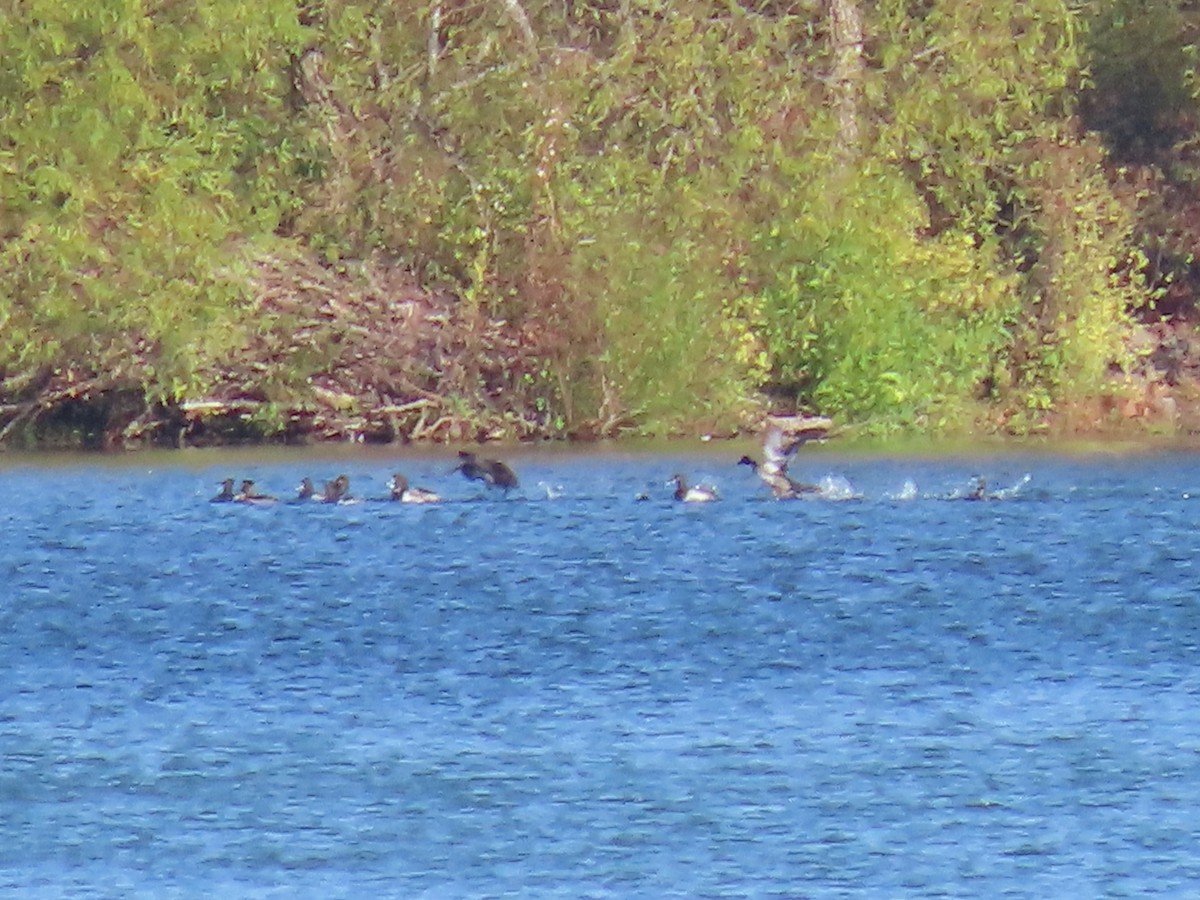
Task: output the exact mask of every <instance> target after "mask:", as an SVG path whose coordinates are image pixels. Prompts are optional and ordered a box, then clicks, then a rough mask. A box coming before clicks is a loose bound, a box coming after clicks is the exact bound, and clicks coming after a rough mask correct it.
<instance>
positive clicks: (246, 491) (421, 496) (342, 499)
mask: <svg viewBox="0 0 1200 900" xmlns="http://www.w3.org/2000/svg"><path fill="white" fill-rule="evenodd" d="M450 471H451V473H453V472H462V474H463V476H464V477H466V478H467V479H469V480H471V481H482V482H483V483H484V484H486V485H487V486H488V487H495V488H500V489H501V490H503V491H504V492H505V493H508V491H510V490H511V489H512V488H515V487H519V486H520V483H519V482H518V481H517V475H516V473H515V472H513V470H512V469H510V468H509V467H508V466H507V465H506V464H505V463H503V462H501V461H500V460H498V459H480V458H479V457H478V456H476V455H475V454H474V453H470V452H468V451H466V450H460V451H459V452H458V465H456V466H455V467H454V468H453V469H451V470H450ZM233 485H234V479H232V478H226V479H225V480H224V481H222V482H221V490H220V492H219V493H218V494H217V495H216V496H215V497H213V498H212V502H213V503H247V504H250V505H266V504H271V503H277V502H279V498H278V497H273V496H271V495H270V494H264V493H261V492H260V491H259V490H258V489H257V488H256V487H255V485H254V482H253V481H252V480H251V479H249V478H247V479H245V480H244V481H242V486H241V487H240V488H239V489H238V490H236V491H235V490H234V488H233ZM389 487H390V490H391V497H390V499H392V500H395V501H397V502H399V503H440V502H441V499H442V498H441V497H440V496H439V495H438V494H436V493H434V492H433V491H431V490H428V489H427V488H422V487H413V486H412V485H410V484H409V483H408V479H407V478H405V477H404V476H403V475H401V474H399V473H397V474H395V475H393V476H392V480H391V483H390V485H389ZM292 502H296V503H353V502H354V497H353V495H351V493H350V478H349V477H348V476H346V475H339V476H338V477H337V478H334V479H333V480H331V481H327V482H325V486H324V488H323V489H322V490H321V491H320V492H318V491H317V489H316V485H314V484H313V480H312V479H311V478H305V479H303V480H302V481H301V482H300V486H299V487H298V488H297V489H296V497H295V499H294V500H293V501H292Z"/></svg>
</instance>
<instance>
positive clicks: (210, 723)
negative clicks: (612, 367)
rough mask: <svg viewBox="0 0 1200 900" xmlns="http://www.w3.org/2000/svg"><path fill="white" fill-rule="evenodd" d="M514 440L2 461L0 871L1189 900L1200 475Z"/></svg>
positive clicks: (149, 886) (108, 883)
mask: <svg viewBox="0 0 1200 900" xmlns="http://www.w3.org/2000/svg"><path fill="white" fill-rule="evenodd" d="M734 458H736V456H735V457H734ZM514 462H515V464H516V467H517V468H518V471H519V473H520V475H521V477H522V481H523V485H524V486H523V488H522V490H521V491H519V492H516V493H515V494H514V495H513V496H512V497H510V498H508V499H504V498H503V497H502V496H500V495H497V496H486V495H485V494H484V492H483V491H482V490H481V489H480V488H478V487H477V486H475V485H473V484H470V483H468V482H466V481H464V480H461V479H459V478H458V476H453V477H452V476H449V475H447V474H446V469H447V468H448V463H447V461H446V459H445V458H438V457H428V456H426V457H408V458H405V457H396V458H388V457H386V456H378V455H376V456H362V457H343V458H341V459H326V458H321V457H314V456H307V455H305V456H294V457H288V456H283V457H280V456H273V457H269V458H266V459H265V460H264V459H261V458H260V459H256V458H255V457H254V456H252V455H245V454H242V455H229V454H225V455H218V454H209V455H203V454H201V455H199V456H188V455H186V454H181V455H177V456H173V457H172V456H165V457H164V456H147V457H134V458H132V460H130V459H128V458H127V459H125V460H123V461H121V462H120V463H119V464H113V463H110V462H108V461H91V460H86V459H85V460H82V461H81V460H79V458H76V459H75V460H74V461H72V462H70V463H68V464H60V465H53V464H52V465H32V464H30V465H26V464H22V463H12V462H8V463H5V468H3V469H0V483H2V485H3V490H4V494H5V497H6V500H7V503H6V504H5V508H4V509H3V511H0V530H2V534H3V551H2V557H0V595H2V596H3V597H4V600H3V603H0V671H2V672H3V673H4V674H3V682H2V687H0V751H2V753H3V769H2V771H0V892H3V894H5V895H7V896H20V897H72V898H78V897H116V896H120V897H154V898H160V897H200V896H219V897H244V896H252V897H300V896H305V897H379V896H390V897H405V898H408V897H448V898H453V897H500V896H512V897H563V898H578V897H608V896H621V897H651V898H663V897H688V898H696V897H745V896H754V897H789V898H790V897H887V898H890V897H903V896H912V897H933V896H939V897H998V896H1014V897H1087V898H1094V897H1101V896H1113V897H1124V896H1128V897H1133V896H1137V897H1142V896H1181V897H1182V896H1196V893H1197V891H1200V854H1198V853H1197V847H1200V591H1198V589H1197V588H1198V585H1197V582H1198V576H1200V564H1198V563H1197V559H1198V558H1200V556H1198V554H1200V530H1198V529H1197V527H1196V526H1197V522H1198V521H1200V457H1197V456H1190V455H1150V456H1137V457H1131V458H1116V457H1103V458H1098V457H1065V456H1064V457H1056V456H1029V455H1011V456H1005V455H1000V456H986V457H975V458H971V459H954V458H951V459H907V458H899V459H897V458H870V459H868V458H839V457H835V456H828V455H820V456H812V457H805V458H802V459H801V460H800V462H799V463H798V464H797V466H796V468H797V469H801V470H803V474H804V476H805V477H809V478H812V479H816V478H824V479H825V484H826V486H827V487H828V488H829V489H830V494H831V495H833V496H836V497H847V496H850V495H854V497H853V499H840V500H834V499H823V500H813V501H801V502H791V503H777V502H773V501H770V500H768V499H766V498H765V497H764V496H763V492H762V490H761V488H760V487H759V485H758V483H757V481H756V479H754V477H753V475H752V474H751V473H750V472H748V471H747V470H745V469H738V468H737V467H736V466H733V465H731V464H730V459H729V458H728V454H727V452H725V451H721V450H720V449H713V450H710V451H708V452H706V453H701V454H694V455H686V456H678V457H666V456H654V455H645V456H639V455H579V456H576V455H562V454H559V455H536V454H534V455H528V456H517V457H515V458H514ZM397 468H401V469H404V470H405V471H406V472H407V473H408V475H409V477H410V479H411V480H412V481H413V482H414V483H416V484H423V485H426V486H429V487H433V488H436V489H438V490H440V491H442V492H443V493H444V495H445V496H446V497H447V499H448V501H450V502H446V503H444V504H442V505H441V506H428V507H415V506H401V505H399V504H391V503H387V502H383V501H382V500H381V499H379V498H382V497H384V496H386V493H387V486H386V485H387V478H388V476H390V474H391V473H392V471H394V470H395V469H397ZM677 470H679V471H684V472H686V473H688V474H689V475H690V476H692V477H693V478H694V479H696V480H702V479H705V478H707V479H709V480H713V481H715V482H716V483H717V484H718V485H719V487H720V489H721V492H722V494H723V499H722V500H721V501H720V502H717V503H712V504H704V505H698V504H697V505H687V506H685V505H681V504H675V503H673V502H671V501H670V499H669V494H670V490H669V488H667V487H665V486H664V482H665V481H666V479H667V478H668V477H669V476H670V475H671V474H672V473H673V472H675V471H677ZM339 471H345V472H347V473H348V474H349V475H350V477H351V484H352V491H353V492H354V493H356V494H358V495H360V496H362V497H364V498H366V499H365V500H364V502H362V503H359V504H355V505H345V506H326V505H321V504H310V505H303V506H301V505H287V504H282V503H281V504H278V505H275V506H271V507H266V508H259V507H247V506H241V505H230V504H211V503H209V502H208V498H209V497H210V496H211V495H212V494H214V493H215V492H216V490H217V482H218V481H219V480H220V479H221V478H224V477H237V478H242V477H253V478H255V479H257V481H258V483H259V487H260V488H261V489H265V490H270V491H272V492H275V493H279V494H281V495H282V494H290V493H291V490H292V486H293V485H294V484H295V483H296V482H297V481H298V480H299V478H300V477H301V476H302V475H306V474H307V475H312V476H314V477H315V478H318V479H322V480H323V479H326V478H332V477H333V476H334V475H336V474H337V473H338V472H339ZM976 473H981V474H983V475H986V476H987V477H988V479H989V483H990V484H991V485H992V486H993V487H994V488H996V489H1005V490H1004V495H1003V499H998V500H994V501H991V502H982V503H971V502H964V501H962V500H958V499H953V498H954V497H956V496H959V495H961V494H962V493H963V492H965V491H966V490H967V489H968V488H969V486H970V479H971V477H972V476H973V475H974V474H976ZM643 492H645V493H648V494H650V499H649V500H647V501H643V502H639V501H637V500H635V497H636V496H637V495H638V494H640V493H643ZM552 497H553V499H551V498H552Z"/></svg>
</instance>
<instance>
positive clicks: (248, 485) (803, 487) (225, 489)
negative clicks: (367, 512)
mask: <svg viewBox="0 0 1200 900" xmlns="http://www.w3.org/2000/svg"><path fill="white" fill-rule="evenodd" d="M828 428H829V421H828V420H827V419H825V420H815V424H813V425H812V426H811V427H804V428H800V429H793V430H791V431H788V432H785V431H784V430H783V429H781V428H777V427H772V428H770V429H769V430H768V431H767V434H766V437H765V438H764V440H763V453H762V460H761V461H758V460H755V459H752V458H751V457H749V456H743V457H742V458H741V459H740V460H738V465H743V466H749V467H750V469H751V470H752V471H753V472H754V473H755V474H757V475H758V477H759V479H760V480H761V481H762V483H763V484H764V485H766V487H767V488H768V489H769V490H770V491H771V494H772V496H774V498H775V499H776V500H796V499H800V498H802V497H806V496H813V495H816V494H820V493H821V491H822V488H821V486H820V485H816V484H807V483H805V482H802V481H797V480H795V479H794V478H792V477H791V476H790V475H788V465H789V464H790V463H791V461H792V458H793V457H794V456H795V454H796V451H797V450H799V449H800V447H802V446H803V445H804V444H806V443H808V442H809V441H814V440H816V441H820V440H824V439H825V437H826V434H827V431H828ZM454 472H461V473H462V474H463V477H465V478H467V479H468V480H470V481H479V482H482V483H483V484H485V485H487V486H488V487H489V488H497V489H499V490H502V491H504V492H505V494H507V493H508V492H509V491H510V490H512V489H513V488H515V487H519V486H520V483H519V481H518V480H517V475H516V473H515V472H514V471H513V470H512V469H511V468H509V466H508V465H507V464H506V463H504V462H502V461H500V460H498V459H485V458H481V457H479V456H478V455H476V454H475V453H472V452H470V451H467V450H460V451H459V452H458V464H457V465H456V466H455V467H454V468H453V469H451V470H450V473H451V474H452V473H454ZM668 484H669V485H674V487H675V492H674V495H673V496H674V498H675V500H677V501H679V502H680V503H708V502H711V501H714V500H719V499H720V495H719V494H718V493H717V489H716V488H715V487H712V486H710V485H689V484H688V481H687V478H686V476H684V475H682V474H676V475H674V476H673V477H672V478H671V480H670V481H669V482H668ZM233 485H234V479H232V478H227V479H225V480H224V481H223V482H222V483H221V491H220V493H218V494H217V495H216V496H215V497H213V498H212V501H213V502H214V503H247V504H270V503H276V502H278V498H277V497H273V496H271V495H269V494H263V493H260V492H259V491H258V490H257V488H256V487H255V485H254V482H253V481H252V480H250V479H246V480H244V481H243V482H242V484H241V488H240V489H238V490H234V487H233ZM389 488H390V491H391V496H390V498H389V499H391V500H394V501H396V502H399V503H439V502H441V499H442V498H441V497H440V496H439V495H438V494H437V493H435V492H434V491H431V490H429V489H427V488H422V487H414V486H412V485H410V484H409V483H408V479H407V478H405V477H404V475H402V474H399V473H397V474H395V475H393V476H392V480H391V482H390V484H389ZM992 496H993V495H992V494H989V493H988V491H987V482H986V481H985V480H984V479H983V478H977V479H976V482H975V485H974V487H973V489H972V490H970V491H969V492H968V493H967V494H965V495H963V496H962V499H964V500H988V499H991V498H992ZM637 499H638V500H648V499H650V498H649V495H648V494H639V495H638V496H637ZM292 502H299V503H308V502H315V503H351V502H354V498H353V497H352V496H351V494H350V479H349V478H348V477H347V476H346V475H338V476H337V477H336V478H334V479H333V480H331V481H327V482H326V483H325V485H324V488H323V489H322V490H321V491H319V492H318V491H317V489H316V486H315V485H314V484H313V481H312V479H311V478H305V479H304V480H303V481H301V482H300V486H299V488H298V489H297V494H296V497H295V499H294V500H293V501H292Z"/></svg>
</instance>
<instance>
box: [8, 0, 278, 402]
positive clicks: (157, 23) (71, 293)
mask: <svg viewBox="0 0 1200 900" xmlns="http://www.w3.org/2000/svg"><path fill="white" fill-rule="evenodd" d="M289 23H290V24H289ZM299 37H300V32H299V30H298V29H297V27H296V26H295V17H294V9H293V8H292V6H291V5H290V4H289V3H285V2H282V0H275V2H268V3H264V4H256V5H253V6H247V5H246V4H242V3H240V2H234V0H225V2H209V3H204V4H200V5H199V6H187V7H177V6H170V5H168V6H167V7H164V8H163V9H162V10H161V11H160V12H157V13H151V14H145V13H143V11H142V9H141V5H140V4H137V3H128V2H125V3H122V2H115V0H111V2H98V3H88V4H61V3H54V2H49V0H31V2H28V3H23V4H21V5H20V6H19V11H17V12H13V13H11V14H10V16H9V19H8V20H7V21H6V26H5V28H4V29H3V30H2V31H0V60H2V62H0V134H3V135H4V138H3V139H2V143H0V170H2V172H3V178H0V221H2V222H3V223H4V226H3V227H4V231H3V234H2V235H0V241H2V244H0V260H2V261H3V264H2V265H0V321H2V322H3V324H4V327H3V330H2V332H0V334H2V338H0V368H2V369H3V370H4V371H6V372H14V371H25V370H29V369H32V368H38V367H52V368H60V367H61V368H71V369H75V370H79V371H83V372H88V371H90V372H93V373H106V374H107V375H108V376H109V378H108V380H109V381H110V382H111V383H112V384H118V385H138V384H140V385H144V386H145V389H146V391H147V393H148V394H149V395H151V396H154V397H178V396H181V395H182V394H184V393H185V392H186V391H187V389H188V388H189V386H190V385H191V383H192V382H193V381H194V379H195V377H196V374H197V372H198V371H199V368H200V364H201V362H202V361H203V360H206V359H210V358H211V357H212V356H213V354H214V353H216V352H219V349H220V345H221V344H222V343H223V342H224V341H227V340H228V339H229V334H228V329H230V328H231V327H232V326H233V324H234V323H235V322H236V321H237V319H238V315H239V308H238V307H239V303H243V304H244V302H245V299H246V298H245V297H244V292H245V286H246V280H245V277H244V271H243V269H242V265H243V262H242V257H243V254H242V252H241V251H240V250H239V249H238V247H239V246H244V239H245V238H246V237H247V236H249V237H252V238H253V237H256V236H258V235H260V234H262V233H263V232H266V233H268V234H269V231H270V229H272V228H273V227H274V225H275V223H276V221H277V219H278V216H279V214H280V212H281V210H282V209H283V208H285V207H286V206H287V200H286V198H282V199H281V197H280V181H279V177H278V174H277V173H276V172H275V171H274V168H275V166H274V165H273V163H277V162H278V161H279V159H280V157H281V156H282V149H280V148H281V147H282V144H283V142H282V140H281V133H282V132H281V128H282V127H283V125H284V124H285V122H284V118H283V104H282V102H281V97H282V90H281V87H282V84H283V81H282V79H283V77H284V73H285V69H286V67H285V66H284V65H283V59H284V58H285V55H286V52H287V49H288V47H289V46H290V45H291V44H294V43H295V42H296V41H297V40H298V39H299ZM272 148H273V149H272Z"/></svg>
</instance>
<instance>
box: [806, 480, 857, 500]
mask: <svg viewBox="0 0 1200 900" xmlns="http://www.w3.org/2000/svg"><path fill="white" fill-rule="evenodd" d="M817 487H819V488H820V489H821V491H820V493H819V494H817V496H818V497H820V498H821V499H822V500H861V499H862V494H860V493H859V492H858V491H856V490H855V489H854V485H852V484H851V483H850V482H849V480H848V479H846V478H845V477H843V476H841V475H826V476H825V477H824V478H822V479H821V480H820V481H818V482H817Z"/></svg>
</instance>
